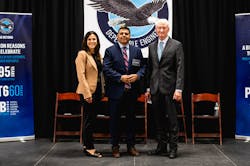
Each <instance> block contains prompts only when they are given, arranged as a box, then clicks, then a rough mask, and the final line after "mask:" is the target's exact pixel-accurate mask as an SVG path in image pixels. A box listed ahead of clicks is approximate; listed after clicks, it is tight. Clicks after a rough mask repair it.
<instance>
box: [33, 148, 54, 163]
mask: <svg viewBox="0 0 250 166" xmlns="http://www.w3.org/2000/svg"><path fill="white" fill-rule="evenodd" d="M55 146H56V143H55V144H54V145H53V146H52V147H51V148H50V149H49V150H48V151H47V153H46V154H44V155H43V156H42V157H41V158H40V159H39V160H38V161H37V162H36V163H35V164H34V166H37V165H38V164H39V163H40V162H41V161H42V160H43V159H44V158H45V157H46V156H47V155H48V154H49V153H50V152H51V151H52V150H53V149H54V147H55Z"/></svg>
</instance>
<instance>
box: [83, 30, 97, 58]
mask: <svg viewBox="0 0 250 166" xmlns="http://www.w3.org/2000/svg"><path fill="white" fill-rule="evenodd" d="M92 34H94V35H95V36H96V39H97V45H96V47H95V49H94V54H93V56H96V57H97V59H99V60H100V59H101V55H100V53H99V51H100V40H99V37H98V35H97V34H96V32H94V31H89V32H87V33H86V35H85V36H84V38H83V41H82V49H83V50H85V51H86V52H88V53H90V50H89V47H88V45H87V40H88V38H89V36H90V35H92Z"/></svg>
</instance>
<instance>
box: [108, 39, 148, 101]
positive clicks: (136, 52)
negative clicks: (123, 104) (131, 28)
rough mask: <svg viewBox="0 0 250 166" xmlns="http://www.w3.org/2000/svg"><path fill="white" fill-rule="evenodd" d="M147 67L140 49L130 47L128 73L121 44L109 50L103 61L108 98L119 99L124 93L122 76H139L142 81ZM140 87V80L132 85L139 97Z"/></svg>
mask: <svg viewBox="0 0 250 166" xmlns="http://www.w3.org/2000/svg"><path fill="white" fill-rule="evenodd" d="M145 65H146V63H145V62H144V60H143V56H142V52H141V50H140V48H137V47H134V46H129V64H128V71H126V68H125V63H124V59H123V55H122V52H121V48H120V46H119V44H118V43H116V44H114V45H113V46H111V47H109V48H107V49H106V51H105V54H104V59H103V73H104V76H105V87H106V91H105V93H106V96H107V97H109V98H111V99H119V98H120V97H121V96H122V95H123V92H124V83H123V82H121V76H122V75H124V74H137V75H138V76H139V79H142V77H144V74H145V67H146V66H145ZM139 85H140V84H139V80H137V81H135V82H134V83H132V84H131V90H132V91H133V92H134V94H135V95H139V88H140V87H139Z"/></svg>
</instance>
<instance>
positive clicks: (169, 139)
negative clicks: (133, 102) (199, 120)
mask: <svg viewBox="0 0 250 166" xmlns="http://www.w3.org/2000/svg"><path fill="white" fill-rule="evenodd" d="M155 30H156V33H157V35H158V40H157V41H156V42H154V43H152V44H151V45H150V46H149V57H148V68H147V85H148V87H149V88H148V89H147V92H146V95H147V96H148V97H150V98H151V100H152V109H153V110H152V111H153V115H154V119H155V126H156V139H157V141H158V145H157V148H156V150H153V151H150V152H149V154H152V155H162V154H168V156H169V158H171V159H172V158H176V157H177V142H178V121H177V108H176V104H177V102H179V101H180V100H181V99H182V90H183V86H184V53H183V48H182V44H181V43H180V42H179V41H177V40H174V39H172V38H170V37H169V36H168V32H169V23H168V21H167V20H166V19H159V20H157V21H156V24H155ZM166 115H168V121H166ZM168 144H169V147H170V151H168ZM168 152H169V153H168Z"/></svg>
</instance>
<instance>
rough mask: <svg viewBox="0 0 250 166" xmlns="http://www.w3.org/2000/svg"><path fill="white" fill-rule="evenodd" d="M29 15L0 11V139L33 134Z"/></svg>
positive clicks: (24, 138) (31, 137)
mask: <svg viewBox="0 0 250 166" xmlns="http://www.w3.org/2000/svg"><path fill="white" fill-rule="evenodd" d="M32 91H33V88H32V15H31V14H30V13H0V142H1V141H15V140H27V139H33V138H34V115H33V114H34V113H33V92H32Z"/></svg>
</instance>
